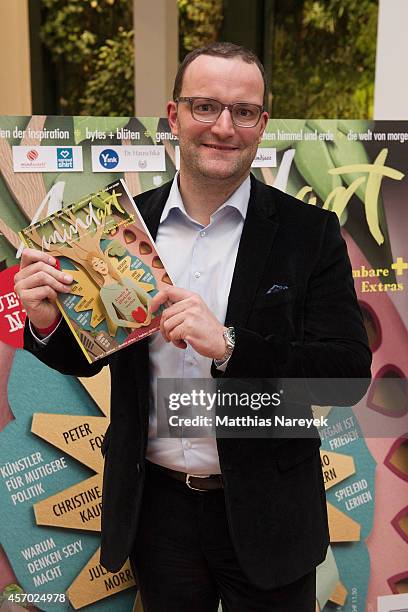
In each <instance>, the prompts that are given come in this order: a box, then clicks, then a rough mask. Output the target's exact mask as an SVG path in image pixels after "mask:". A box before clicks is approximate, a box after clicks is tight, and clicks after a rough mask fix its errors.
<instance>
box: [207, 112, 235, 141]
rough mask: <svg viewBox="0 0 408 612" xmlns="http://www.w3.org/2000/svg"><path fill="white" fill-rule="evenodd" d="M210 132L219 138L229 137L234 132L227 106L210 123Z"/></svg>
mask: <svg viewBox="0 0 408 612" xmlns="http://www.w3.org/2000/svg"><path fill="white" fill-rule="evenodd" d="M212 132H214V134H216V135H217V136H218V137H219V138H229V137H230V136H233V135H234V134H235V126H234V124H233V122H232V117H231V113H230V111H229V109H228V108H224V109H223V110H222V112H221V115H220V116H219V117H218V119H217V121H216V122H215V123H214V124H213V125H212Z"/></svg>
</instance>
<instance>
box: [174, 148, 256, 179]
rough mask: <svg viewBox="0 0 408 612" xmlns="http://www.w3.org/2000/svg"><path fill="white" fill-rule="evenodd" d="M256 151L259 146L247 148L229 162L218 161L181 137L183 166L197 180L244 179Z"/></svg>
mask: <svg viewBox="0 0 408 612" xmlns="http://www.w3.org/2000/svg"><path fill="white" fill-rule="evenodd" d="M256 151H257V147H252V148H251V149H246V150H244V151H242V152H241V153H240V155H238V156H237V157H236V158H235V159H232V160H230V161H229V162H228V161H226V160H221V161H218V160H217V159H212V160H208V159H205V158H204V155H202V154H201V153H200V151H199V150H198V149H197V147H196V146H195V145H191V144H190V143H186V142H182V139H180V159H181V161H182V164H183V168H184V169H185V170H186V171H187V172H188V174H189V175H190V176H191V178H193V179H194V180H196V181H200V180H203V179H204V180H206V181H208V180H213V181H231V182H236V181H238V180H239V179H240V178H242V179H243V178H244V177H246V176H247V175H248V173H249V171H250V168H251V164H252V161H253V159H254V157H255V155H256ZM221 155H222V153H221V152H220V156H221ZM226 155H228V153H227V154H226Z"/></svg>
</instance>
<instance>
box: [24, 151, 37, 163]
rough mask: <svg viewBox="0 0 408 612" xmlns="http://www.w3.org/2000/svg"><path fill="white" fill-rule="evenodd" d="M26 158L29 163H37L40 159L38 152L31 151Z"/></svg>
mask: <svg viewBox="0 0 408 612" xmlns="http://www.w3.org/2000/svg"><path fill="white" fill-rule="evenodd" d="M26 157H27V159H28V160H29V161H35V160H36V159H37V157H38V151H36V150H35V149H31V151H28V153H27V155H26Z"/></svg>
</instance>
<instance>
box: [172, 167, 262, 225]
mask: <svg viewBox="0 0 408 612" xmlns="http://www.w3.org/2000/svg"><path fill="white" fill-rule="evenodd" d="M178 176H179V172H177V173H176V175H175V177H174V179H173V183H172V185H171V189H170V193H169V197H168V198H167V201H166V204H165V206H164V208H163V212H162V214H161V217H160V223H163V222H164V221H165V220H166V219H167V217H168V216H169V213H170V211H171V210H173V209H178V210H179V211H180V212H181V213H182V214H183V215H184V216H185V217H187V218H189V219H190V217H189V216H188V214H187V211H186V209H185V207H184V203H183V200H182V197H181V193H180V189H179V186H178ZM250 193H251V179H250V177H249V176H247V178H246V179H245V180H244V181H243V182H242V183H241V185H240V186H239V187H238V189H236V190H235V191H234V193H233V194H232V195H231V196H230V197H229V198H228V200H226V202H224V204H222V205H221V206H220V207H219V208H218V209H217V210H216V211H215V213H213V214H212V215H211V217H215V215H218V213H219V212H220V211H221V210H222V209H224V208H227V207H230V208H235V209H236V210H237V211H238V212H239V214H240V215H241V217H242V218H243V219H244V220H245V217H246V214H247V210H248V202H249V196H250Z"/></svg>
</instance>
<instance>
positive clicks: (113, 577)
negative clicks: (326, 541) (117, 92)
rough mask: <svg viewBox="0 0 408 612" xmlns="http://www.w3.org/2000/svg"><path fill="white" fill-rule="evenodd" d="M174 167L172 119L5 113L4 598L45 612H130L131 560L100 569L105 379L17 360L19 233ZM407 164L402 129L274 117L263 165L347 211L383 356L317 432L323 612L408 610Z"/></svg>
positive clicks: (279, 182) (285, 183)
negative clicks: (324, 520)
mask: <svg viewBox="0 0 408 612" xmlns="http://www.w3.org/2000/svg"><path fill="white" fill-rule="evenodd" d="M178 160H179V152H178V146H177V139H175V138H174V137H173V136H172V135H171V133H170V131H169V128H168V124H167V121H166V120H165V119H159V118H154V117H148V118H146V117H145V118H134V117H114V118H112V117H109V118H108V117H46V116H33V117H1V118H0V543H1V546H2V549H1V551H0V592H3V597H4V596H5V594H7V593H10V592H17V593H20V599H21V600H23V599H24V598H25V605H28V604H29V603H31V604H34V605H35V606H36V607H37V608H39V609H41V610H53V609H64V608H66V609H68V608H70V607H71V606H72V607H74V608H75V609H78V608H86V607H87V606H91V605H92V606H93V608H97V609H101V610H102V609H106V610H115V611H118V612H120V611H121V610H124V611H125V610H129V609H131V607H132V605H133V601H134V598H135V593H136V591H135V587H134V580H133V577H132V574H131V570H130V567H129V566H128V565H125V566H124V567H123V568H122V570H121V571H120V572H118V573H116V574H111V573H108V572H106V570H105V569H104V568H102V566H101V565H100V563H99V537H98V532H99V529H100V511H101V488H102V483H101V480H102V470H103V461H102V456H101V454H100V452H99V448H100V445H101V443H102V440H103V435H104V432H105V430H106V427H107V424H108V422H109V405H108V402H107V399H106V398H107V396H108V392H107V388H108V386H109V375H108V372H106V371H103V372H102V373H101V374H100V375H98V377H95V378H96V379H91V380H86V381H85V380H78V379H76V378H72V377H66V376H62V375H60V374H58V373H57V372H55V371H53V370H50V369H49V368H47V367H45V366H44V365H43V364H41V363H40V362H39V361H37V360H36V359H34V358H33V357H32V355H30V354H28V353H26V352H24V351H22V350H21V346H22V329H23V325H24V318H25V313H24V310H23V309H22V306H21V304H20V302H19V300H18V297H17V296H16V294H15V293H14V285H13V277H14V274H15V272H16V270H17V269H18V258H19V256H20V253H21V248H22V247H21V244H20V240H19V238H18V231H19V230H21V229H22V228H23V227H25V226H26V225H28V224H29V223H30V222H31V221H35V220H37V219H39V218H41V217H44V216H46V215H47V214H50V213H52V212H54V211H56V210H58V209H59V208H61V207H62V206H63V205H66V204H69V203H70V202H72V201H73V200H76V199H78V198H80V197H81V196H83V195H86V194H87V193H89V192H91V191H94V190H97V189H99V188H101V187H103V186H104V185H106V184H107V183H109V182H112V181H113V180H115V179H117V178H124V179H125V180H126V182H127V185H128V187H129V189H130V191H131V192H132V194H133V195H136V194H138V193H140V192H142V191H144V190H147V189H152V188H154V187H158V186H160V185H161V184H163V183H164V182H165V181H168V180H171V179H172V177H173V176H174V173H175V171H176V168H177V167H178ZM407 170H408V122H386V121H381V122H372V121H370V122H369V121H341V120H324V121H323V120H322V121H312V120H308V121H306V120H270V121H269V123H268V126H267V130H266V132H265V134H264V138H263V141H262V143H261V146H260V148H259V150H258V155H257V157H256V159H255V162H254V167H253V173H254V174H255V176H256V177H257V178H259V179H260V180H262V181H264V182H266V183H268V184H270V185H274V186H275V187H277V188H278V189H281V190H283V191H286V192H287V193H290V194H291V195H294V196H296V197H297V198H299V199H301V200H304V201H305V202H307V203H308V204H309V205H311V206H323V207H324V208H326V209H329V210H333V211H334V212H335V213H336V214H337V215H338V217H339V219H340V222H341V225H342V232H343V236H344V238H345V240H346V242H347V246H348V250H349V254H350V258H351V261H352V267H353V275H354V279H355V286H356V292H357V295H358V299H359V301H360V304H361V307H362V311H363V314H364V319H365V324H366V328H367V332H368V336H369V340H370V344H371V348H372V350H373V355H374V357H373V368H372V373H373V382H372V384H371V387H370V389H369V392H368V394H367V396H366V397H365V398H364V400H363V401H362V402H360V404H359V405H358V406H357V407H356V408H355V409H351V408H350V409H341V410H340V409H339V408H337V407H335V406H329V407H327V408H325V412H326V414H327V415H328V418H329V426H328V427H325V428H324V429H323V430H321V431H320V434H321V438H322V449H321V459H322V470H323V476H324V481H325V486H326V491H327V503H328V512H329V521H330V535H331V547H330V549H329V553H328V557H327V559H326V561H325V563H324V564H322V566H320V567H319V569H318V576H317V593H318V600H319V603H320V605H321V607H322V608H324V610H325V611H329V610H333V609H337V610H339V609H340V610H344V611H350V612H358V611H363V610H368V611H374V610H377V605H378V609H381V610H383V611H384V612H385V610H388V609H389V610H391V609H392V607H391V606H393V607H395V605H398V606H399V608H398V609H403V606H406V608H407V609H408V603H407V602H406V599H407V598H408V571H407V563H406V552H407V541H408V506H407V503H406V500H407V480H408V440H407V432H408V425H407V415H408V403H407V384H406V378H407V372H408V350H407V349H408V341H407V340H408V335H407V321H408V308H407V289H406V286H407V283H408V253H407V240H406V233H407V227H408V207H407V205H406V203H407V200H408V183H407ZM124 477H126V475H125V474H124ZM28 594H33V595H34V594H36V595H35V597H34V596H33V597H31V598H30V597H28ZM404 600H405V603H404ZM0 605H1V604H0ZM387 606H388V607H387Z"/></svg>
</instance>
